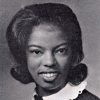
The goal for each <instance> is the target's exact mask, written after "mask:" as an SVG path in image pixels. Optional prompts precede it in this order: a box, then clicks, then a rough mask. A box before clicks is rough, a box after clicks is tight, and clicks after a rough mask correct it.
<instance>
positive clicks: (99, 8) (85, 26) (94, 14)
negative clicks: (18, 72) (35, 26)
mask: <svg viewBox="0 0 100 100" xmlns="http://www.w3.org/2000/svg"><path fill="white" fill-rule="evenodd" d="M44 2H61V3H64V4H67V5H69V6H70V7H71V8H72V9H73V11H74V12H75V13H76V15H77V17H78V20H79V22H80V25H81V28H82V33H83V47H84V53H85V59H84V61H83V62H85V63H86V64H87V65H88V68H89V76H88V86H87V89H88V90H89V91H91V92H92V93H94V94H95V95H97V96H99V97H100V0H0V100H31V96H32V92H33V89H34V84H28V85H23V84H21V83H19V82H18V81H16V80H14V79H13V78H12V77H11V76H10V74H9V69H10V67H11V65H12V63H13V62H12V57H11V56H10V53H9V50H8V47H7V43H6V39H5V34H6V28H7V26H8V24H9V22H10V20H11V18H12V16H13V15H14V14H15V13H16V12H17V11H18V10H19V9H20V8H21V7H24V6H25V5H29V4H32V3H44Z"/></svg>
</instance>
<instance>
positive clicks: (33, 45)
mask: <svg viewBox="0 0 100 100" xmlns="http://www.w3.org/2000/svg"><path fill="white" fill-rule="evenodd" d="M30 47H38V48H43V47H41V46H39V45H35V44H31V45H28V48H30Z"/></svg>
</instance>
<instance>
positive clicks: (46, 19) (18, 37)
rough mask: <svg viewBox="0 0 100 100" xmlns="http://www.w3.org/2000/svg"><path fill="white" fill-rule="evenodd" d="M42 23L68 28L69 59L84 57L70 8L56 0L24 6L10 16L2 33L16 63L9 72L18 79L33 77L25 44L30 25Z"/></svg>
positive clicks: (80, 59)
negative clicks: (55, 1)
mask: <svg viewBox="0 0 100 100" xmlns="http://www.w3.org/2000/svg"><path fill="white" fill-rule="evenodd" d="M42 23H51V24H53V25H56V26H58V27H59V28H60V29H61V30H62V31H64V32H66V30H67V31H68V32H67V33H66V34H67V36H68V44H69V46H70V47H71V50H72V57H71V62H72V63H76V65H77V64H79V63H80V62H81V61H82V59H83V58H84V53H83V48H82V36H81V28H80V25H79V22H78V20H77V17H76V15H75V14H74V12H73V11H72V10H71V8H69V7H68V6H67V5H64V4H59V3H44V4H33V5H29V6H26V7H24V8H22V9H21V10H20V11H18V12H17V14H16V15H15V16H14V17H13V19H12V21H11V22H10V24H9V26H8V28H7V33H6V38H7V41H8V45H9V48H10V51H11V53H12V55H13V57H14V59H15V61H16V62H17V64H18V65H19V66H17V67H16V68H15V69H11V74H12V76H13V77H15V78H16V79H17V80H19V81H21V82H22V83H29V82H32V81H33V79H32V77H31V75H30V73H29V71H28V68H27V61H26V47H27V42H28V38H29V36H30V34H31V33H32V28H34V26H38V25H40V24H42Z"/></svg>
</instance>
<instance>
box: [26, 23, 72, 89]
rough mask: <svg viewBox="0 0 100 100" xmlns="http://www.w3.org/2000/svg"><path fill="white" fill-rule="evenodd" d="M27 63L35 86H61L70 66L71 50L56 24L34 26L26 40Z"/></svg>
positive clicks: (46, 87) (49, 87)
mask: <svg viewBox="0 0 100 100" xmlns="http://www.w3.org/2000/svg"><path fill="white" fill-rule="evenodd" d="M26 52H27V64H28V69H29V72H30V74H31V75H32V77H33V79H34V81H35V82H36V84H37V86H39V87H40V88H43V89H46V90H54V89H60V88H62V87H63V86H64V85H65V83H66V79H67V76H68V72H69V68H70V65H69V64H70V61H69V58H70V55H71V50H70V48H69V47H68V44H67V36H66V35H65V34H64V33H63V32H62V31H61V30H59V28H57V27H56V26H53V25H48V24H41V25H39V26H36V27H35V28H34V29H33V31H32V34H31V35H30V38H29V41H28V49H27V51H26Z"/></svg>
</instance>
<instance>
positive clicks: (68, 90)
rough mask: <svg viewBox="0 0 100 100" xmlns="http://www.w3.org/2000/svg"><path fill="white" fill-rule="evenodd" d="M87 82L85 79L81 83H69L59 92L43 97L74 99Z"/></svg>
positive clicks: (63, 99) (46, 99)
mask: <svg viewBox="0 0 100 100" xmlns="http://www.w3.org/2000/svg"><path fill="white" fill-rule="evenodd" d="M86 85H87V82H86V81H83V82H81V83H80V84H79V85H77V86H75V85H71V84H70V83H67V84H66V86H65V87H64V88H63V89H61V90H60V91H59V92H57V93H55V94H53V95H50V96H45V97H43V100H73V99H76V98H77V97H78V95H79V94H81V93H82V91H83V90H84V89H85V88H86Z"/></svg>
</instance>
